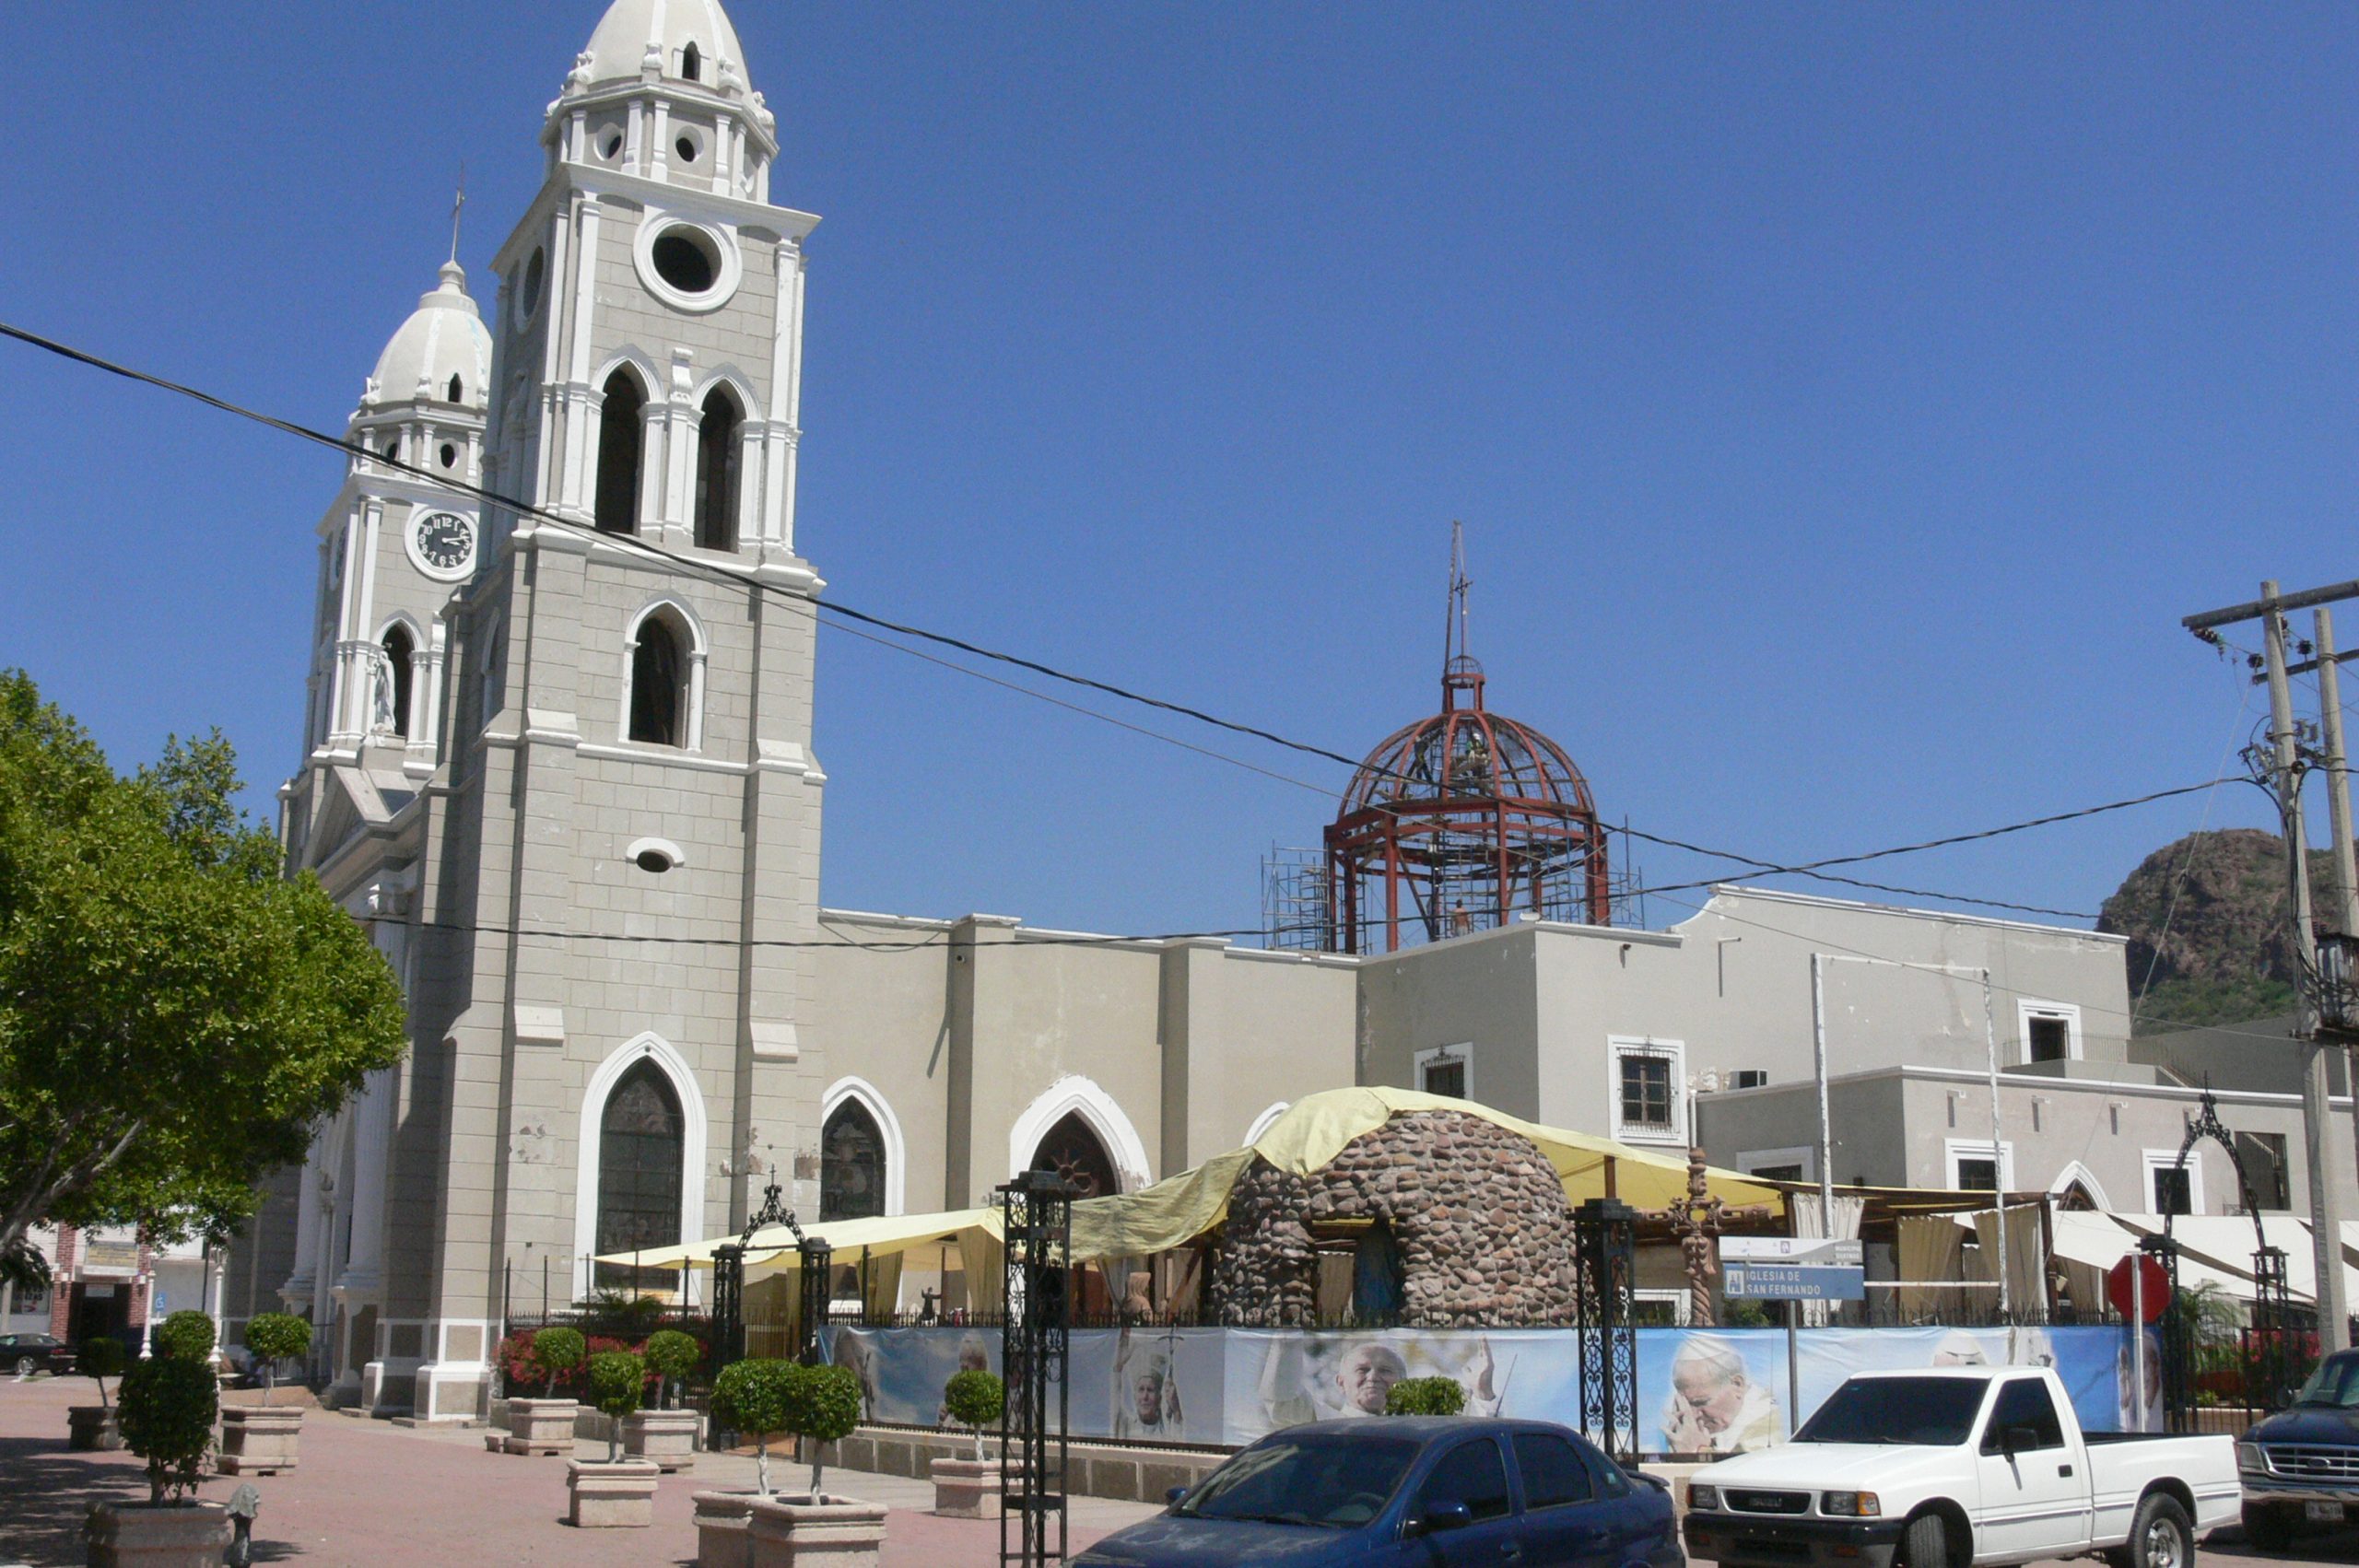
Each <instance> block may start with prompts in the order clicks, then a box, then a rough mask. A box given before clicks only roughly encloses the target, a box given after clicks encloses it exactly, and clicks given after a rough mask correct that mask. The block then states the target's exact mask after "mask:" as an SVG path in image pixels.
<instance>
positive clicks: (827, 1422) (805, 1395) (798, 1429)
mask: <svg viewBox="0 0 2359 1568" xmlns="http://www.w3.org/2000/svg"><path fill="white" fill-rule="evenodd" d="M859 1424H860V1374H858V1373H856V1372H854V1371H853V1370H852V1369H851V1367H848V1366H803V1365H800V1364H798V1365H796V1366H795V1368H794V1375H793V1376H792V1377H789V1378H788V1379H787V1383H786V1430H787V1431H789V1432H791V1433H794V1435H795V1436H797V1437H801V1438H806V1439H808V1440H809V1442H810V1444H811V1501H812V1502H814V1503H817V1502H821V1501H824V1499H825V1495H826V1494H825V1493H823V1492H821V1491H820V1490H819V1467H820V1465H821V1464H822V1462H823V1461H822V1460H821V1458H820V1455H821V1454H822V1453H823V1452H825V1447H824V1445H827V1444H829V1443H833V1442H835V1441H836V1440H837V1439H839V1438H843V1437H849V1436H851V1429H852V1428H853V1427H855V1426H858V1425H859Z"/></svg>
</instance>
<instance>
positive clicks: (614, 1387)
mask: <svg viewBox="0 0 2359 1568" xmlns="http://www.w3.org/2000/svg"><path fill="white" fill-rule="evenodd" d="M589 1377H590V1398H591V1401H592V1403H593V1404H595V1405H596V1406H597V1407H598V1410H600V1412H601V1413H603V1414H604V1416H605V1417H606V1421H607V1426H606V1457H605V1461H604V1463H603V1464H601V1463H584V1462H583V1461H581V1460H580V1459H575V1460H573V1461H572V1462H570V1463H569V1464H568V1465H567V1466H566V1467H565V1484H566V1490H567V1492H569V1494H570V1496H571V1499H572V1508H571V1510H570V1512H569V1515H568V1517H569V1518H570V1519H571V1520H572V1522H573V1523H574V1524H575V1525H576V1526H579V1527H581V1528H584V1529H604V1528H613V1527H629V1526H640V1527H644V1526H648V1525H651V1524H653V1523H654V1522H655V1478H656V1476H657V1475H658V1474H660V1473H661V1472H660V1471H659V1470H658V1469H657V1468H656V1466H655V1463H654V1461H652V1460H650V1459H626V1458H624V1457H623V1422H624V1420H625V1419H626V1418H627V1417H628V1416H629V1415H630V1413H631V1412H632V1411H634V1410H638V1409H639V1402H640V1396H641V1395H643V1394H644V1393H645V1392H646V1390H647V1363H646V1362H644V1361H642V1360H640V1358H639V1357H638V1356H636V1355H633V1354H632V1353H631V1352H628V1351H601V1352H598V1353H597V1354H596V1355H594V1356H592V1357H591V1358H590V1363H589Z"/></svg>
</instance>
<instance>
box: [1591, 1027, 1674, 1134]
mask: <svg viewBox="0 0 2359 1568" xmlns="http://www.w3.org/2000/svg"><path fill="white" fill-rule="evenodd" d="M1606 1053H1607V1057H1608V1059H1609V1061H1610V1062H1611V1064H1612V1069H1613V1078H1612V1081H1611V1082H1609V1083H1608V1084H1607V1085H1606V1093H1607V1094H1608V1095H1609V1096H1610V1100H1609V1104H1610V1105H1611V1106H1612V1108H1613V1114H1614V1137H1616V1138H1620V1139H1625V1140H1627V1141H1630V1142H1633V1143H1677V1142H1680V1141H1684V1139H1685V1138H1686V1136H1687V1047H1686V1046H1685V1045H1684V1043H1683V1042H1681V1041H1678V1040H1654V1039H1636V1038H1628V1037H1625V1036H1614V1037H1612V1038H1609V1039H1608V1040H1607V1041H1606Z"/></svg>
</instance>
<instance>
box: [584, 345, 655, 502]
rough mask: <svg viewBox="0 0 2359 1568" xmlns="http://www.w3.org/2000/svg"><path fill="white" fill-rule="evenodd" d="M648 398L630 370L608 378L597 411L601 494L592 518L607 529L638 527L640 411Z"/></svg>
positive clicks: (616, 373) (599, 493) (599, 490)
mask: <svg viewBox="0 0 2359 1568" xmlns="http://www.w3.org/2000/svg"><path fill="white" fill-rule="evenodd" d="M646 402H647V400H646V398H645V397H643V396H642V395H641V394H640V390H639V382H638V380H637V379H636V378H634V377H633V376H632V375H631V374H630V373H629V372H628V371H626V370H617V371H616V372H615V373H614V374H613V375H612V376H611V377H609V378H607V380H606V401H605V404H604V407H603V408H602V409H601V410H600V411H599V414H598V495H597V499H596V501H595V502H594V509H593V514H592V515H593V520H594V521H596V523H597V525H598V527H599V528H600V529H601V530H602V531H603V532H607V533H629V532H634V531H635V530H636V529H637V528H638V527H639V447H640V438H641V432H640V410H641V409H642V408H644V407H645V406H646Z"/></svg>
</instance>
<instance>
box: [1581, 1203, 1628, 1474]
mask: <svg viewBox="0 0 2359 1568" xmlns="http://www.w3.org/2000/svg"><path fill="white" fill-rule="evenodd" d="M1637 1241H1638V1211H1637V1210H1635V1209H1633V1208H1631V1207H1630V1206H1629V1205H1628V1204H1626V1203H1624V1202H1622V1201H1621V1200H1620V1199H1614V1198H1592V1199H1589V1200H1588V1201H1587V1202H1585V1203H1583V1204H1582V1205H1581V1206H1580V1207H1579V1209H1576V1210H1574V1211H1573V1261H1574V1267H1575V1269H1576V1270H1577V1274H1578V1279H1577V1288H1576V1290H1575V1292H1574V1301H1575V1303H1576V1308H1575V1310H1576V1314H1577V1316H1576V1319H1575V1331H1576V1332H1577V1333H1579V1335H1580V1365H1581V1432H1582V1433H1583V1434H1584V1435H1586V1436H1587V1437H1588V1438H1589V1440H1590V1442H1592V1443H1594V1444H1596V1445H1598V1446H1599V1447H1600V1448H1602V1449H1603V1450H1604V1451H1605V1452H1606V1453H1607V1454H1609V1455H1611V1456H1612V1457H1614V1458H1615V1459H1619V1460H1623V1461H1625V1462H1635V1461H1636V1460H1637V1457H1638V1330H1637V1323H1636V1322H1635V1321H1634V1319H1635V1316H1636V1313H1637V1291H1636V1285H1637Z"/></svg>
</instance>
